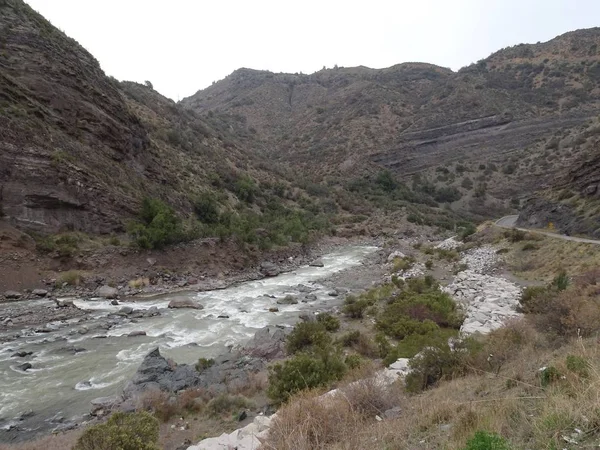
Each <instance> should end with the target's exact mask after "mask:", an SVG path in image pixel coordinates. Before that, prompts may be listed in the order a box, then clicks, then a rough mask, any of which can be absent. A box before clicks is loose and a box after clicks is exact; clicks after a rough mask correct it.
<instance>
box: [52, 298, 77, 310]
mask: <svg viewBox="0 0 600 450" xmlns="http://www.w3.org/2000/svg"><path fill="white" fill-rule="evenodd" d="M54 301H55V303H56V306H58V307H59V308H71V307H75V304H74V303H73V299H72V298H55V299H54Z"/></svg>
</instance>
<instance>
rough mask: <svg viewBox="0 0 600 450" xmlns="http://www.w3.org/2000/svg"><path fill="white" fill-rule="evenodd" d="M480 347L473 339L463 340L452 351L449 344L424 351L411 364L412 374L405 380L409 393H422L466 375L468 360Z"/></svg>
mask: <svg viewBox="0 0 600 450" xmlns="http://www.w3.org/2000/svg"><path fill="white" fill-rule="evenodd" d="M477 347H478V345H477V342H476V341H474V340H473V339H470V338H467V339H463V340H462V341H461V342H460V343H455V345H454V349H451V348H450V347H449V346H448V344H447V343H444V344H442V345H440V346H436V347H427V348H425V349H423V350H422V351H421V352H420V353H419V355H418V356H415V357H414V358H412V359H411V360H410V362H409V367H410V369H411V371H410V373H409V374H408V375H407V376H406V378H405V383H406V390H407V391H408V392H420V391H423V390H425V389H427V388H429V387H431V386H433V385H435V384H436V383H437V382H438V381H440V380H445V379H451V378H453V377H456V376H461V375H464V374H465V373H466V372H467V370H468V363H467V361H468V358H469V357H470V355H472V354H473V353H474V352H475V349H477Z"/></svg>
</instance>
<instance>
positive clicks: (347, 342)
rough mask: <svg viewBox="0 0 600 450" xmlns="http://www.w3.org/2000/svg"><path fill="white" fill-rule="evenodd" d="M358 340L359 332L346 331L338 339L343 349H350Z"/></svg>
mask: <svg viewBox="0 0 600 450" xmlns="http://www.w3.org/2000/svg"><path fill="white" fill-rule="evenodd" d="M359 340H360V331H358V330H354V331H348V332H347V333H345V334H343V335H342V336H340V338H339V342H340V344H342V346H344V347H352V346H353V345H354V344H357V343H358V341H359Z"/></svg>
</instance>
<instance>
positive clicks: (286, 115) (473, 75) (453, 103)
mask: <svg viewBox="0 0 600 450" xmlns="http://www.w3.org/2000/svg"><path fill="white" fill-rule="evenodd" d="M599 43H600V29H599V28H594V29H588V30H579V31H574V32H570V33H566V34H564V35H562V36H559V37H557V38H555V39H553V40H551V41H549V42H546V43H538V44H521V45H517V46H514V47H510V48H506V49H503V50H500V51H498V52H496V53H494V54H492V55H491V56H489V57H488V58H486V59H483V60H481V61H479V62H478V63H476V64H473V65H471V66H469V67H465V68H463V69H461V70H460V71H458V72H453V71H451V70H449V69H445V68H442V67H437V66H434V65H431V64H422V63H406V64H399V65H397V66H393V67H390V68H387V69H380V70H376V69H369V68H366V67H355V68H334V69H324V70H321V71H319V72H316V73H314V74H311V75H304V74H274V73H270V72H265V71H256V70H250V69H240V70H237V71H235V72H234V73H232V74H231V75H229V76H228V77H227V78H225V79H224V80H221V81H219V82H217V83H215V84H213V85H212V86H210V87H208V88H207V89H204V90H202V91H199V92H197V93H196V94H194V95H193V96H191V97H189V98H186V99H184V100H183V101H182V102H181V103H182V105H183V106H185V107H186V108H187V109H190V110H193V111H195V112H197V113H200V114H206V113H208V112H210V111H213V112H215V111H220V112H227V113H230V114H236V115H239V116H242V117H244V118H245V120H246V123H247V126H248V129H249V130H252V131H253V132H255V133H256V135H257V137H258V139H259V140H260V141H261V142H262V143H263V145H262V146H261V152H264V153H265V154H267V155H269V156H270V157H271V158H273V159H274V160H276V161H281V162H284V163H286V164H291V165H294V166H295V167H300V168H302V169H303V170H305V171H306V173H307V174H309V176H312V177H313V178H314V179H315V180H323V179H329V180H331V179H334V180H336V181H337V182H342V183H343V181H344V180H348V179H349V178H350V179H356V178H361V177H364V176H365V175H367V176H368V174H373V173H374V172H375V171H378V170H381V167H384V168H388V169H390V170H392V171H393V172H394V173H395V174H396V175H397V176H398V177H399V178H401V179H407V177H412V176H413V175H414V174H419V176H420V177H421V178H422V177H423V176H424V177H426V178H427V179H428V180H429V181H430V182H431V183H433V184H437V185H438V187H439V188H445V189H449V188H454V189H457V190H458V191H460V192H461V195H462V196H463V200H462V201H461V202H459V203H458V204H456V205H454V206H456V209H458V210H460V211H462V212H468V213H471V214H474V215H479V216H480V217H484V216H486V215H487V216H488V217H489V216H490V215H491V214H494V213H495V211H496V210H498V212H500V211H508V210H509V209H510V208H511V207H513V206H514V205H516V204H517V203H519V202H520V201H521V200H522V199H524V198H527V197H528V196H529V195H530V194H531V193H532V192H533V191H534V190H536V189H538V188H539V187H540V185H544V184H545V183H549V182H551V181H552V180H553V179H555V177H556V171H561V170H563V168H564V161H563V159H564V158H563V157H560V158H555V160H551V161H550V163H549V165H548V167H546V169H545V170H544V171H543V172H542V173H540V172H538V171H537V170H532V167H531V166H527V165H526V164H523V160H524V159H529V160H532V161H533V160H536V159H537V158H538V157H539V156H540V155H541V154H544V153H545V152H547V150H548V149H546V148H545V147H546V144H547V142H546V141H548V140H550V139H551V138H552V137H554V135H555V133H556V132H562V131H563V130H574V129H577V128H578V127H580V126H583V125H584V124H586V123H587V122H588V121H589V120H591V119H592V118H594V117H595V116H597V114H598V112H599V110H600V103H599V99H600V53H599V52H598V44H599ZM550 146H551V145H550ZM555 161H556V163H557V164H555V163H554V162H555ZM559 162H560V164H558V163H559ZM457 167H458V171H457V170H456V168H457ZM489 167H492V170H490V169H489ZM494 167H495V168H496V169H498V170H496V169H494ZM435 169H439V170H441V175H442V177H441V178H442V179H441V180H437V178H438V176H439V175H440V172H437V173H436V172H435ZM448 170H450V172H451V173H452V174H453V175H452V177H450V178H452V180H449V179H448V176H447V175H448V174H444V171H448ZM467 177H468V178H469V180H470V181H469V180H467V181H465V178H467ZM444 178H446V179H444ZM477 178H479V179H480V180H481V181H480V182H479V184H480V185H481V186H479V188H480V189H479V191H480V193H481V192H482V191H485V194H486V196H487V201H482V200H481V195H479V197H478V196H477V192H475V190H476V187H477V186H475V188H464V187H463V186H462V184H463V182H464V185H465V186H470V185H471V184H475V185H477V184H478V183H477V181H476V179H477ZM473 181H474V183H472V182H473ZM511 201H512V202H511Z"/></svg>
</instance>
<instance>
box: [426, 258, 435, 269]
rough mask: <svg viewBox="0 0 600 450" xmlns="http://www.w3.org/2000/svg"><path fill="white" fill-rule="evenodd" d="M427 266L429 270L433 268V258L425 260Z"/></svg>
mask: <svg viewBox="0 0 600 450" xmlns="http://www.w3.org/2000/svg"><path fill="white" fill-rule="evenodd" d="M425 268H426V269H427V270H431V269H432V268H433V261H432V260H431V259H428V260H427V261H425Z"/></svg>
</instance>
